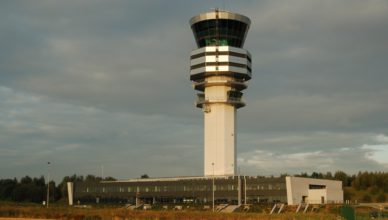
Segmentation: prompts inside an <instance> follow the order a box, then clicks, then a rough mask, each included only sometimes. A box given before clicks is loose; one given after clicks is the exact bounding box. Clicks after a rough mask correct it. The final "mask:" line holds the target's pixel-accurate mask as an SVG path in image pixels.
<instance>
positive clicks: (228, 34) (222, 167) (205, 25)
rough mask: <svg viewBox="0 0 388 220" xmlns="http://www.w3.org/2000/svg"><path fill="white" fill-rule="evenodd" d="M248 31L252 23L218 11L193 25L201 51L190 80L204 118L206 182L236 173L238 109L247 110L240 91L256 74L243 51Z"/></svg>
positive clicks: (194, 60)
mask: <svg viewBox="0 0 388 220" xmlns="http://www.w3.org/2000/svg"><path fill="white" fill-rule="evenodd" d="M249 25H250V20H249V18H248V17H245V16H243V15H240V14H236V13H232V12H227V11H220V10H218V9H216V10H214V11H211V12H207V13H203V14H199V15H197V16H195V17H193V18H191V19H190V26H191V29H192V30H193V33H194V37H195V40H196V42H197V46H198V49H196V50H193V51H192V52H191V57H190V80H191V81H193V86H194V89H196V90H198V91H200V93H198V94H197V95H198V100H197V102H196V106H197V107H198V108H202V110H203V112H204V133H205V135H204V136H205V137H204V148H205V150H204V154H205V155H204V159H205V160H204V162H205V164H204V171H205V172H204V174H205V176H212V175H235V173H236V169H237V164H236V136H237V132H236V109H238V108H241V107H243V106H245V104H244V102H243V101H242V100H241V97H242V95H243V94H242V92H241V91H242V90H244V89H246V88H247V86H246V84H245V81H247V80H249V79H251V72H252V70H251V55H250V53H249V52H248V51H247V50H245V49H242V47H243V45H244V41H245V37H246V35H247V32H248V29H249Z"/></svg>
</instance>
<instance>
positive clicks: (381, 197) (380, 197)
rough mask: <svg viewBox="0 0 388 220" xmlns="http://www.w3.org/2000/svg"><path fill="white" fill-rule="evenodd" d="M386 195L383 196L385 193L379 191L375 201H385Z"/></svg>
mask: <svg viewBox="0 0 388 220" xmlns="http://www.w3.org/2000/svg"><path fill="white" fill-rule="evenodd" d="M386 199H387V198H386V197H385V194H384V193H380V194H379V195H378V196H377V198H376V201H377V202H385V201H386Z"/></svg>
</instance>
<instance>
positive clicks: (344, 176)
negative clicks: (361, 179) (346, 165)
mask: <svg viewBox="0 0 388 220" xmlns="http://www.w3.org/2000/svg"><path fill="white" fill-rule="evenodd" d="M334 179H336V180H340V181H342V186H348V175H347V174H346V173H345V172H343V171H339V170H338V171H336V172H335V173H334Z"/></svg>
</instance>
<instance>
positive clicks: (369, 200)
mask: <svg viewBox="0 0 388 220" xmlns="http://www.w3.org/2000/svg"><path fill="white" fill-rule="evenodd" d="M362 201H363V202H372V197H371V196H370V195H369V194H365V195H364V196H363V197H362Z"/></svg>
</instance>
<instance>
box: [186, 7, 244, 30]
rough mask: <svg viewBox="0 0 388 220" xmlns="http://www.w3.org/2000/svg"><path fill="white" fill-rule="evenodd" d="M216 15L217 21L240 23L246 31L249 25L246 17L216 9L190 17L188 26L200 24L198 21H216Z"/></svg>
mask: <svg viewBox="0 0 388 220" xmlns="http://www.w3.org/2000/svg"><path fill="white" fill-rule="evenodd" d="M217 14H218V18H219V19H230V20H237V21H241V22H243V23H245V24H247V25H248V29H249V26H250V24H251V20H250V19H249V18H248V17H247V16H244V15H241V14H237V13H234V12H230V11H225V10H217V9H216V10H214V11H210V12H205V13H201V14H199V15H196V16H194V17H192V18H191V19H190V26H192V25H193V24H195V23H197V22H200V21H204V20H210V19H216V15H217Z"/></svg>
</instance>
